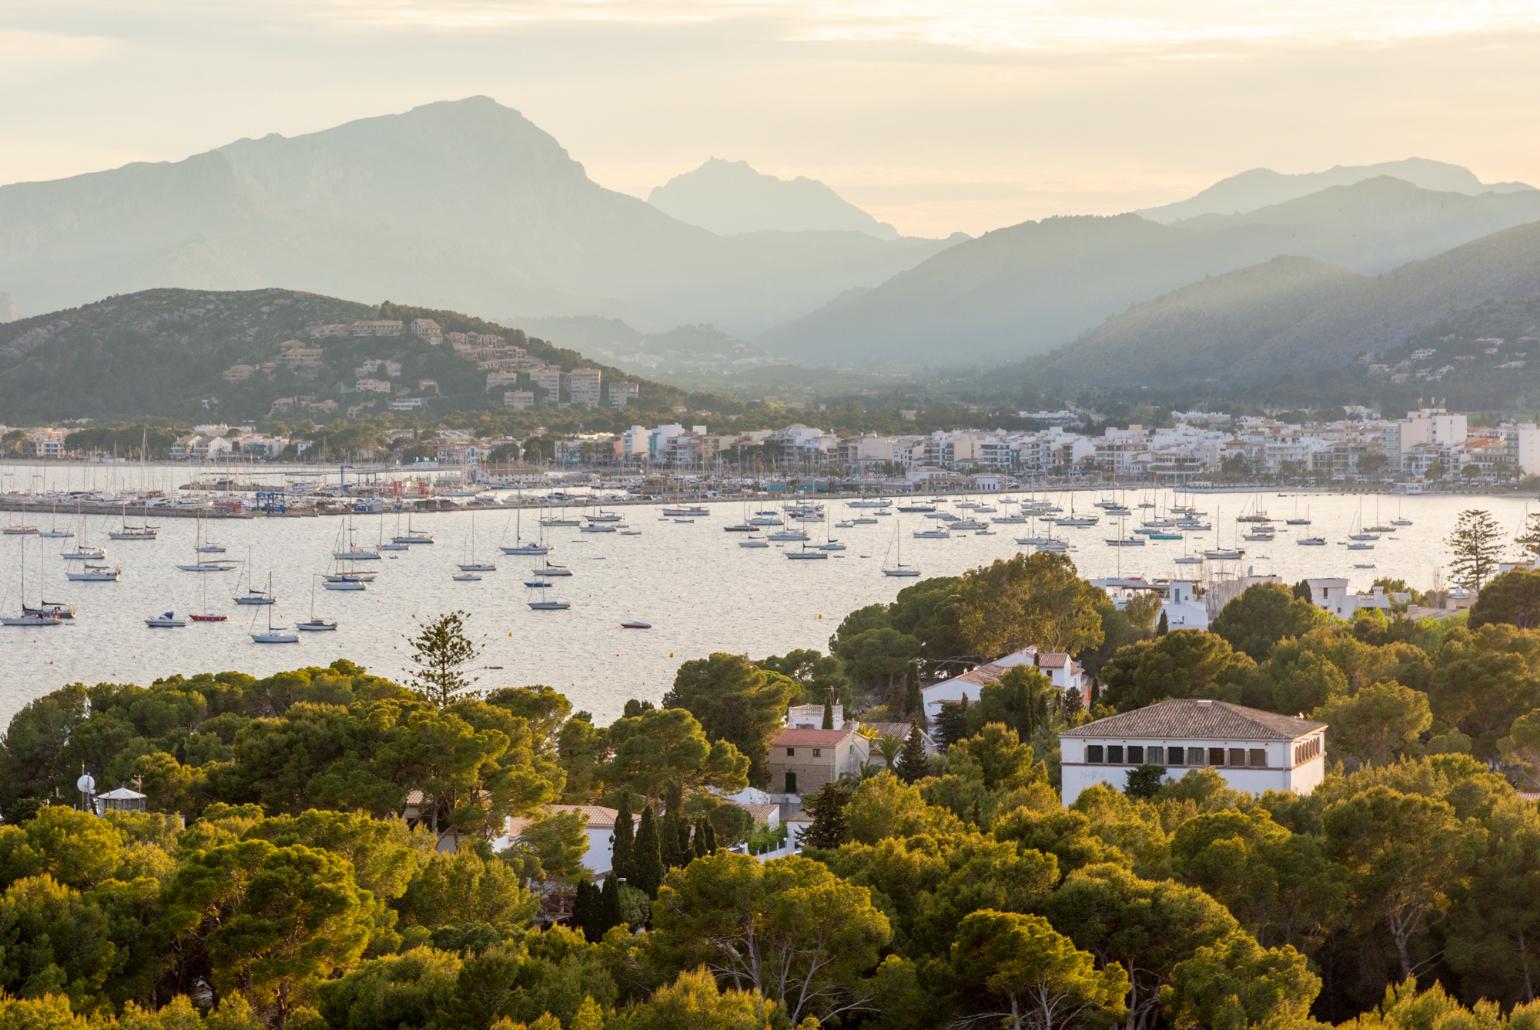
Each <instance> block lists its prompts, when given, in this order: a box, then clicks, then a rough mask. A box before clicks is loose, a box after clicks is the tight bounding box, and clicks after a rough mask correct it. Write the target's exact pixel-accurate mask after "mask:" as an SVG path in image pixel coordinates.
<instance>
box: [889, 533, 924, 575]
mask: <svg viewBox="0 0 1540 1030" xmlns="http://www.w3.org/2000/svg"><path fill="white" fill-rule="evenodd" d="M889 550H891V551H893V552H894V562H893V564H892V565H889V564H887V556H886V555H884V556H883V565H882V574H883V575H884V576H894V577H896V578H899V579H913V578H914V577H916V576H918V575H919V574H920V570H919V567H918V566H915V565H905V564H904V534H903V532H902V527H901V526H899V525H897V524H895V525H894V526H893V543H892V545H891V546H890V547H889Z"/></svg>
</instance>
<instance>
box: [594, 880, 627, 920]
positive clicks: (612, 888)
mask: <svg viewBox="0 0 1540 1030" xmlns="http://www.w3.org/2000/svg"><path fill="white" fill-rule="evenodd" d="M622 922H624V920H623V919H622V917H621V914H620V881H619V880H617V879H616V878H615V874H614V873H610V874H608V875H607V876H605V878H604V886H603V887H602V888H600V890H599V923H600V925H601V926H603V927H604V932H606V933H608V932H609V930H610V928H611V927H615V926H619V925H620V924H621V923H622Z"/></svg>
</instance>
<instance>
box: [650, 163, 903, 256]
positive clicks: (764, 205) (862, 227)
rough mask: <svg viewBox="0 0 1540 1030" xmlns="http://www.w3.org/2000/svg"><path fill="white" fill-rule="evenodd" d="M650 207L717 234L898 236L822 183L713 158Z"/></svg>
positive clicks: (654, 196)
mask: <svg viewBox="0 0 1540 1030" xmlns="http://www.w3.org/2000/svg"><path fill="white" fill-rule="evenodd" d="M647 203H649V204H651V205H652V206H653V207H655V208H657V209H658V210H660V211H663V212H665V213H666V214H669V215H671V216H673V217H674V218H677V219H679V220H680V221H681V222H686V223H688V224H690V225H698V226H700V227H701V228H703V229H709V230H711V231H712V232H714V233H720V234H722V235H731V234H734V233H743V232H761V231H780V232H786V231H802V230H834V231H842V232H859V233H865V234H866V235H868V236H871V237H874V238H876V239H879V240H892V239H897V238H898V230H897V229H895V228H893V227H892V226H891V225H888V224H887V223H886V222H879V221H878V220H877V219H875V218H873V217H872V216H871V215H869V214H867V213H866V212H865V211H862V210H861V209H860V208H859V207H856V206H855V205H854V204H852V203H850V202H849V201H848V200H846V199H845V198H843V197H841V196H840V195H839V194H838V193H836V192H835V191H834V190H833V189H832V188H830V187H829V186H828V185H826V184H824V183H822V182H819V181H818V180H817V179H808V178H804V177H803V176H798V177H797V178H795V179H780V178H777V177H776V176H773V175H766V174H764V173H762V172H759V171H756V170H755V169H754V168H752V167H751V166H750V165H749V164H748V162H746V161H726V160H723V159H721V158H716V157H714V158H711V159H710V160H709V161H706V162H705V163H704V164H702V165H701V166H700V167H699V168H695V169H693V170H691V171H688V172H684V173H681V174H679V175H676V176H674V177H673V178H672V179H670V180H668V182H666V183H664V184H663V185H662V186H657V187H654V188H653V190H652V192H650V193H649V194H648V195H647Z"/></svg>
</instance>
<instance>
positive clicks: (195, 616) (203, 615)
mask: <svg viewBox="0 0 1540 1030" xmlns="http://www.w3.org/2000/svg"><path fill="white" fill-rule="evenodd" d="M188 618H189V619H191V620H192V621H194V622H224V621H225V620H226V619H228V618H230V616H228V615H226V614H225V613H224V612H193V613H192V614H191V615H189V616H188Z"/></svg>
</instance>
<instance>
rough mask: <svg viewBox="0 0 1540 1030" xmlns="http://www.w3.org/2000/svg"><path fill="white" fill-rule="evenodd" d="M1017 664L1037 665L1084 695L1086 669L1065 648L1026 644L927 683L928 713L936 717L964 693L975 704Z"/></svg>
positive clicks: (1060, 683)
mask: <svg viewBox="0 0 1540 1030" xmlns="http://www.w3.org/2000/svg"><path fill="white" fill-rule="evenodd" d="M1018 665H1030V666H1032V667H1033V668H1035V669H1037V671H1038V672H1041V673H1042V674H1043V675H1044V676H1046V677H1048V681H1049V682H1050V683H1052V684H1053V685H1054V686H1055V687H1056V688H1058V689H1059V690H1061V691H1064V690H1068V689H1070V688H1071V687H1074V688H1075V689H1077V690H1079V691H1080V693H1081V695H1082V696H1084V694H1085V692H1086V684H1085V673H1084V671H1082V670H1081V668H1080V663H1079V662H1076V661H1075V659H1073V658H1071V657H1070V656H1069V655H1067V654H1065V653H1063V652H1062V651H1039V650H1038V649H1037V648H1035V647H1024V648H1022V649H1021V650H1020V651H1012V652H1011V653H1010V654H1008V655H1002V656H1001V657H999V658H996V659H995V660H994V661H992V662H985V663H984V664H983V665H978V666H975V667H974V668H972V669H969V670H968V671H967V672H965V673H963V674H962V675H961V676H953V677H952V678H951V679H949V680H942V681H941V682H940V683H932V684H931V685H930V686H928V687H926V688H925V689H924V690H922V691H921V694H923V695H924V698H925V714H926V716H927V717H928V718H930V719H932V720H934V719H935V718H936V717H937V716H939V715H940V714H941V706H942V705H943V704H948V703H954V704H955V703H956V702H959V701H961V700H962V699H963V698H965V697H966V698H967V699H968V703H969V704H970V705H971V704H973V703H974V702H976V701H977V700H978V699H979V692H980V691H981V690H983V689H984V687H985V686H987V685H988V684H990V683H994V682H995V681H996V680H998V679H999V678H1000V677H1001V676H1004V675H1005V674H1006V673H1007V672H1009V671H1010V670H1011V669H1013V668H1015V667H1016V666H1018Z"/></svg>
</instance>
